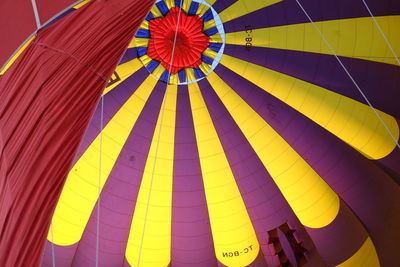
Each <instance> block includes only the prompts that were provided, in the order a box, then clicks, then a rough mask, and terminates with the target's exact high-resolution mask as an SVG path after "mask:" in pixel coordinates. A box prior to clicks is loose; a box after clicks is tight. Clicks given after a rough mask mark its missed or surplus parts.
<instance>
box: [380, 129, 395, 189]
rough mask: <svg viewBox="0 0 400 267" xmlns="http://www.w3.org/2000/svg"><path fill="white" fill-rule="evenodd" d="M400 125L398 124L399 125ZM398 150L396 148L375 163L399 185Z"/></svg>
mask: <svg viewBox="0 0 400 267" xmlns="http://www.w3.org/2000/svg"><path fill="white" fill-rule="evenodd" d="M399 125H400V124H399ZM399 159H400V149H399V148H398V147H396V148H395V149H394V150H393V152H392V153H391V154H390V155H389V156H387V157H385V158H383V159H380V160H378V161H375V163H377V165H378V166H380V167H381V168H382V169H384V170H385V171H386V172H387V174H388V175H390V176H391V177H392V178H393V179H394V180H395V181H396V182H397V183H398V184H399V185H400V163H399Z"/></svg>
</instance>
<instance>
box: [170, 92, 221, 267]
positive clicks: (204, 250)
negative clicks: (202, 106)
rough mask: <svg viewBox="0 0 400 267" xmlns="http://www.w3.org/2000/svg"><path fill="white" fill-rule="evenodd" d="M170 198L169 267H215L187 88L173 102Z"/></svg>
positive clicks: (215, 262)
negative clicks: (174, 117)
mask: <svg viewBox="0 0 400 267" xmlns="http://www.w3.org/2000/svg"><path fill="white" fill-rule="evenodd" d="M176 112H177V115H176V131H175V151H174V154H175V155H174V182H173V196H172V203H173V204H172V251H171V266H172V267H187V266H193V267H203V266H207V267H208V266H209V267H213V266H214V267H216V266H217V259H216V257H215V252H214V245H213V239H212V233H211V228H210V221H209V216H208V210H207V202H206V198H205V193H204V185H203V179H202V172H201V168H200V161H199V154H198V150H197V143H196V136H195V132H194V126H193V119H192V112H191V106H190V99H189V94H188V90H187V86H179V88H178V99H177V110H176Z"/></svg>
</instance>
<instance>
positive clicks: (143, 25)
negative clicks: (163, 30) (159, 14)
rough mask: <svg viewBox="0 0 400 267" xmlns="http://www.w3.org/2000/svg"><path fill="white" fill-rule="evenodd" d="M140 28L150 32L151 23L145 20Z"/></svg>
mask: <svg viewBox="0 0 400 267" xmlns="http://www.w3.org/2000/svg"><path fill="white" fill-rule="evenodd" d="M140 28H141V29H146V30H148V29H149V21H147V20H144V21H143V22H142V24H141V25H140Z"/></svg>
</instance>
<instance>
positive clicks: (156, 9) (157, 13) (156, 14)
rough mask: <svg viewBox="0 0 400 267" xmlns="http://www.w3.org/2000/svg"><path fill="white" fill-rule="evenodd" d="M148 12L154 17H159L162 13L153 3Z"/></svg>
mask: <svg viewBox="0 0 400 267" xmlns="http://www.w3.org/2000/svg"><path fill="white" fill-rule="evenodd" d="M150 12H151V13H152V14H153V15H154V17H155V18H159V17H163V14H162V13H161V11H160V10H159V9H158V7H157V6H156V5H154V6H153V7H152V8H151V10H150Z"/></svg>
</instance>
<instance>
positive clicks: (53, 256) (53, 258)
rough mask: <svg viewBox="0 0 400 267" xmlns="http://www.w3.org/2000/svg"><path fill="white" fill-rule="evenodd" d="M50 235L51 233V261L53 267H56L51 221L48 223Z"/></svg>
mask: <svg viewBox="0 0 400 267" xmlns="http://www.w3.org/2000/svg"><path fill="white" fill-rule="evenodd" d="M50 233H51V259H52V262H53V267H56V254H55V249H54V232H53V220H52V222H51V223H50Z"/></svg>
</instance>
